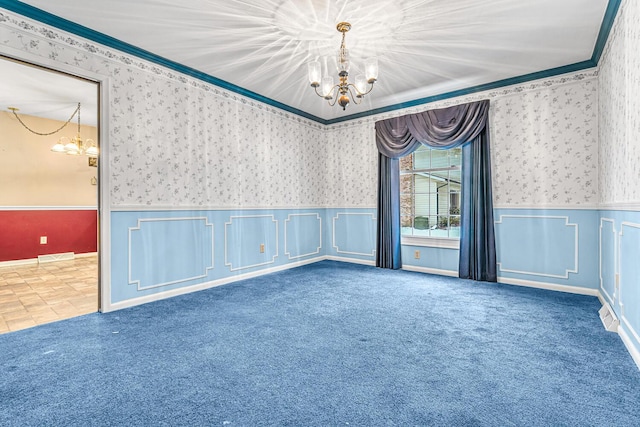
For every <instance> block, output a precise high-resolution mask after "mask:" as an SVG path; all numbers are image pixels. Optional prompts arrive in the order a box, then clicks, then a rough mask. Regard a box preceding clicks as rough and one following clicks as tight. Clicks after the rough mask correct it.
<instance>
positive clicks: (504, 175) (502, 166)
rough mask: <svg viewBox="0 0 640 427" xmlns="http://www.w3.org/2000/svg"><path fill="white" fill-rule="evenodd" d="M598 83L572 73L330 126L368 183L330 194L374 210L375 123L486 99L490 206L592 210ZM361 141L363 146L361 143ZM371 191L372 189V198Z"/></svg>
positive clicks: (595, 190)
mask: <svg viewBox="0 0 640 427" xmlns="http://www.w3.org/2000/svg"><path fill="white" fill-rule="evenodd" d="M596 76H597V73H596V72H595V70H592V71H588V72H581V73H574V74H570V75H565V76H560V77H555V78H551V79H545V80H538V81H534V82H529V83H525V84H522V85H517V86H510V87H505V88H500V89H497V90H493V91H487V92H480V93H477V94H473V95H468V96H464V97H460V98H454V99H449V100H445V101H440V102H435V103H432V104H426V105H421V106H419V107H413V108H410V109H406V110H398V111H393V112H390V113H385V114H380V115H377V116H372V117H367V118H366V119H362V120H354V121H352V122H345V123H339V124H335V125H333V126H330V132H329V135H330V136H329V144H330V146H331V142H332V137H331V135H336V136H335V137H334V138H333V139H336V140H338V141H339V140H340V138H341V137H342V138H345V137H346V140H348V141H354V142H355V144H354V145H355V146H360V145H362V148H360V149H359V151H358V152H357V153H356V154H355V156H354V157H352V158H351V160H348V159H344V158H343V159H342V160H341V161H342V164H350V165H351V167H352V168H357V171H356V170H351V171H350V172H349V174H350V175H351V176H357V175H358V174H360V175H362V176H364V177H367V178H366V181H365V182H363V183H362V184H360V185H353V186H348V185H344V187H343V188H334V191H336V194H341V197H343V198H344V199H346V200H360V199H362V198H363V197H367V198H368V201H366V200H360V201H361V202H362V204H363V205H371V206H375V205H376V192H375V186H376V185H377V161H378V160H377V151H376V150H375V148H374V150H373V151H371V149H370V147H371V146H375V131H374V130H373V126H374V123H375V122H376V121H378V120H384V119H387V118H390V117H394V116H401V115H404V114H412V113H416V112H419V111H425V110H427V109H433V108H444V107H448V106H451V105H455V104H461V103H465V102H472V101H478V100H481V99H489V100H490V101H491V109H490V126H491V150H492V173H493V196H494V205H495V206H496V207H525V206H526V207H558V208H563V207H567V208H568V207H581V206H582V207H586V206H590V207H593V206H594V205H595V204H597V202H598V123H597V119H598V115H597V99H598V84H597V80H596ZM340 135H341V136H340ZM363 136H366V138H368V139H369V142H368V143H367V142H366V141H361V139H362V137H363ZM332 147H333V146H332ZM349 147H351V144H349ZM334 149H336V150H339V146H338V145H336V146H335V148H334ZM369 152H371V154H369V157H368V158H366V157H364V155H365V154H366V153H369ZM337 156H338V154H336V155H334V157H337ZM329 163H332V162H329ZM372 173H373V175H372ZM329 176H335V172H330V173H329ZM371 176H373V178H371ZM369 185H373V186H374V191H373V192H372V191H369ZM339 191H341V193H338V192H339Z"/></svg>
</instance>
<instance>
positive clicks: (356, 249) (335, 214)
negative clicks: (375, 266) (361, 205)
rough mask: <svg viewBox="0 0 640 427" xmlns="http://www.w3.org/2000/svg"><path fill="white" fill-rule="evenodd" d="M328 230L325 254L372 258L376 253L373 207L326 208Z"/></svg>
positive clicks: (375, 225)
mask: <svg viewBox="0 0 640 427" xmlns="http://www.w3.org/2000/svg"><path fill="white" fill-rule="evenodd" d="M326 215H327V221H326V222H327V224H329V228H330V230H328V231H329V233H330V235H329V239H330V240H329V241H330V242H331V247H330V248H327V255H330V256H335V257H342V258H355V259H368V260H374V259H375V254H376V227H377V223H376V213H375V209H327V214H326Z"/></svg>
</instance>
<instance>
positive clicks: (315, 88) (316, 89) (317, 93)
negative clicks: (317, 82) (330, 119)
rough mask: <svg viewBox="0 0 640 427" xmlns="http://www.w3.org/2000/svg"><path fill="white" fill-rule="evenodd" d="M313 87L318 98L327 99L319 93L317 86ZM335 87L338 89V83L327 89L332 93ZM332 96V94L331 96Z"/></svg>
mask: <svg viewBox="0 0 640 427" xmlns="http://www.w3.org/2000/svg"><path fill="white" fill-rule="evenodd" d="M313 89H314V90H315V91H316V95H318V96H319V97H320V98H325V99H327V97H326V96H325V95H323V94H321V93H320V92H318V86H313ZM335 89H340V85H333V87H332V88H331V90H330V91H329V93H333V91H334V90H335ZM331 97H332V98H333V95H332V96H331Z"/></svg>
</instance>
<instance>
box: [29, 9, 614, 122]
mask: <svg viewBox="0 0 640 427" xmlns="http://www.w3.org/2000/svg"><path fill="white" fill-rule="evenodd" d="M23 3H26V4H28V5H32V6H35V7H37V8H40V9H42V10H44V11H46V12H49V13H52V14H54V15H56V16H58V17H62V18H65V19H67V20H70V21H73V22H75V23H78V24H80V25H83V26H85V27H88V28H90V29H92V30H95V31H98V32H101V33H104V34H106V35H109V36H112V37H114V38H116V39H118V40H120V41H122V42H126V43H128V44H131V45H134V46H136V47H138V48H141V49H145V50H147V51H149V52H151V53H153V54H155V55H158V56H160V57H163V58H166V59H169V60H172V61H175V62H177V63H179V64H182V65H184V66H187V67H190V68H193V69H195V70H198V71H200V72H203V73H206V74H208V75H210V76H213V77H215V78H217V79H221V80H223V81H226V82H228V83H231V84H233V85H237V86H239V87H242V88H244V89H247V90H249V91H252V92H255V93H257V94H259V95H261V96H264V97H267V98H270V99H272V100H275V101H277V102H280V103H282V104H285V105H287V106H289V107H292V108H294V109H298V110H302V111H304V112H306V113H308V114H311V115H313V116H317V117H320V118H322V119H326V120H332V119H337V118H340V117H342V116H346V115H351V114H357V113H361V112H365V111H368V110H372V109H376V108H383V107H387V106H390V105H394V104H398V103H405V102H410V101H414V100H416V99H421V98H425V97H429V96H434V95H439V94H443V93H447V92H451V91H456V90H461V89H465V88H469V87H474V86H477V85H481V84H486V83H492V82H496V81H500V80H503V79H509V78H513V77H518V76H523V75H526V74H529V73H535V72H540V71H545V70H549V69H553V68H556V67H563V66H567V65H571V64H575V63H579V62H582V61H587V60H590V59H591V57H592V54H593V52H594V46H595V45H596V41H597V38H598V34H599V32H600V28H601V26H602V23H603V19H604V16H605V11H606V9H607V5H608V0H484V1H480V0H376V1H370V0H369V1H365V0H351V1H346V0H333V1H328V0H326V1H321V0H181V1H177V0H136V1H130V0H109V1H104V0H83V1H77V0H56V1H50V0H25V1H23ZM340 21H349V22H351V24H352V26H353V28H352V30H351V31H350V32H349V33H347V38H346V43H347V47H348V48H349V49H350V51H351V55H352V58H353V63H354V66H353V67H352V68H355V69H356V70H353V69H352V73H351V75H352V76H355V74H356V72H354V71H357V69H358V68H361V67H362V61H363V60H364V59H365V58H366V57H368V56H371V55H376V56H377V57H378V59H379V64H380V72H379V78H378V83H376V88H375V89H374V90H373V92H372V93H371V94H370V95H368V96H367V97H365V99H364V102H363V104H362V105H353V104H351V105H349V106H348V107H347V111H342V109H341V108H338V107H337V106H335V107H329V106H328V105H327V103H326V101H324V100H322V99H321V98H318V97H317V96H316V95H315V94H314V93H313V90H312V89H311V87H310V86H309V84H308V81H307V76H306V70H307V67H306V64H307V63H308V62H310V61H311V60H314V59H316V58H319V59H321V61H322V62H324V63H325V64H326V66H325V69H327V68H328V69H329V71H330V72H331V73H332V74H334V75H335V65H334V64H335V59H334V58H335V53H336V51H337V49H338V47H339V44H340V33H338V32H337V31H336V29H335V25H336V23H337V22H340ZM326 58H328V59H326ZM323 72H324V70H323ZM336 78H337V77H336Z"/></svg>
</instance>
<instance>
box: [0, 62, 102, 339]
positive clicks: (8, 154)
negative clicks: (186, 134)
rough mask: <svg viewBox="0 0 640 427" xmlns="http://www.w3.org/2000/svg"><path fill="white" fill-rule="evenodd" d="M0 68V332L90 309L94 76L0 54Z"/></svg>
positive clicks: (95, 293)
mask: <svg viewBox="0 0 640 427" xmlns="http://www.w3.org/2000/svg"><path fill="white" fill-rule="evenodd" d="M0 75H2V76H3V79H2V81H1V82H0V129H2V132H0V187H1V188H2V191H1V192H0V333H6V332H12V331H16V330H20V329H24V328H28V327H32V326H37V325H39V324H43V323H49V322H52V321H57V320H61V319H66V318H69V317H75V316H79V315H84V314H88V313H93V312H96V311H98V310H99V309H100V280H99V277H100V276H99V254H98V252H99V248H100V244H99V235H100V229H99V228H100V226H99V212H100V209H99V207H100V206H99V204H100V197H99V187H100V186H99V177H100V174H99V167H98V165H99V163H100V162H99V161H98V158H99V155H100V154H99V143H100V141H99V135H100V132H99V129H100V126H99V105H100V103H99V101H100V84H99V83H97V82H96V81H92V80H88V79H85V78H81V77H76V76H74V75H70V74H66V73H63V72H60V71H54V70H51V69H48V68H44V67H40V66H37V65H33V64H29V63H25V62H22V61H18V60H15V59H11V58H7V57H3V56H0ZM74 143H75V146H76V147H77V148H78V150H75V151H78V152H75V151H74V149H73V147H72V145H74ZM69 144H71V145H69ZM65 146H66V149H65ZM61 147H62V149H61ZM90 147H94V148H92V149H91V148H90Z"/></svg>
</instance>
